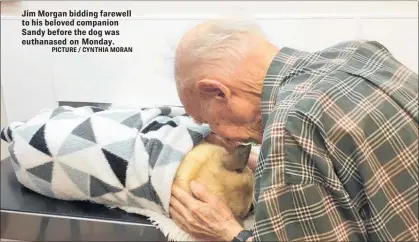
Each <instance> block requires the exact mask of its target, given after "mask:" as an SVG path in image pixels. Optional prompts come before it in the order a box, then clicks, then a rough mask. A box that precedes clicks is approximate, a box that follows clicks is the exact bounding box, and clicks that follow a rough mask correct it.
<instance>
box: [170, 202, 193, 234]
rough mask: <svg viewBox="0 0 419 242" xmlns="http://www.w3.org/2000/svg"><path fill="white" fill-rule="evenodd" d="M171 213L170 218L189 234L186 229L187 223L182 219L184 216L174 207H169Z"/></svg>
mask: <svg viewBox="0 0 419 242" xmlns="http://www.w3.org/2000/svg"><path fill="white" fill-rule="evenodd" d="M169 213H170V216H171V217H172V219H173V221H174V222H175V223H176V225H177V226H179V227H180V228H181V229H182V230H183V231H185V232H189V231H188V230H187V229H186V221H185V219H184V218H183V217H182V215H180V214H179V213H178V212H177V211H176V209H175V208H173V207H172V206H170V207H169Z"/></svg>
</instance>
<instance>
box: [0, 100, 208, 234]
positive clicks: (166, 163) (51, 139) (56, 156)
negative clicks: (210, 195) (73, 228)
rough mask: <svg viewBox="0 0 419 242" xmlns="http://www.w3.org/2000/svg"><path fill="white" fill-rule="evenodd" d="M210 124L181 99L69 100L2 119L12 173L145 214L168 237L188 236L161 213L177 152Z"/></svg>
mask: <svg viewBox="0 0 419 242" xmlns="http://www.w3.org/2000/svg"><path fill="white" fill-rule="evenodd" d="M209 132H210V130H209V127H208V126H206V125H198V124H196V123H195V122H193V120H192V119H191V118H190V117H189V116H188V115H187V114H186V113H185V110H184V109H183V108H181V107H154V108H142V109H109V110H104V109H101V108H97V107H79V108H73V107H68V106H61V107H58V108H55V109H52V110H45V111H42V112H40V113H39V114H38V115H36V116H35V117H33V118H31V119H29V120H28V121H26V122H14V123H11V124H10V125H8V126H6V127H4V128H3V129H2V131H1V138H2V139H3V140H5V141H6V142H8V143H9V151H10V155H11V161H12V165H13V167H14V170H15V173H16V176H17V179H18V180H19V182H20V183H21V184H22V185H24V186H25V187H27V188H29V189H31V190H33V191H35V192H37V193H39V194H42V195H44V196H48V197H52V198H56V199H63V200H85V201H90V202H95V203H99V204H103V205H106V206H108V207H111V208H115V207H118V208H121V209H123V210H125V211H127V212H131V213H138V214H141V215H145V216H148V217H150V219H151V220H152V222H153V223H154V224H155V225H157V226H158V227H159V228H160V229H161V230H162V231H163V233H165V235H166V236H168V238H169V239H174V240H183V241H186V240H193V238H191V237H190V236H188V235H187V234H186V233H184V232H183V231H181V230H180V229H179V228H178V227H177V226H176V225H175V224H174V223H173V222H172V221H171V220H170V219H169V215H168V209H169V200H170V187H171V185H172V181H173V179H174V175H175V173H176V170H177V168H178V166H179V164H180V162H181V161H182V159H183V157H184V155H185V154H186V153H187V152H189V151H190V150H191V149H192V148H193V147H194V146H196V145H197V144H198V143H199V142H200V141H202V139H204V138H205V137H206V136H207V135H208V134H209Z"/></svg>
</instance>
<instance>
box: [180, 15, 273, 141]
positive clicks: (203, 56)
mask: <svg viewBox="0 0 419 242" xmlns="http://www.w3.org/2000/svg"><path fill="white" fill-rule="evenodd" d="M276 52H277V49H276V48H275V47H274V46H273V45H272V44H271V43H269V42H268V41H267V40H266V39H265V36H264V34H263V32H262V30H261V29H260V28H259V26H258V25H257V24H255V23H254V22H251V21H244V20H230V19H217V20H210V21H206V22H204V23H201V24H199V25H197V26H195V27H194V28H192V29H191V30H189V31H188V32H187V33H186V34H185V35H184V36H183V38H182V39H181V41H180V43H179V45H178V47H177V49H176V57H175V79H176V86H177V90H178V95H179V98H180V100H181V102H182V104H183V105H184V107H185V109H186V111H187V112H188V113H189V114H190V115H191V116H192V117H193V118H195V119H196V120H198V121H201V122H204V123H208V124H210V126H211V129H212V130H213V131H214V130H220V129H221V128H220V127H219V126H220V125H221V124H222V123H223V125H224V128H222V129H225V128H226V127H227V126H228V127H230V129H232V128H233V127H234V129H236V131H237V132H236V133H237V134H239V133H241V134H240V135H239V136H240V137H236V138H235V139H236V140H237V139H242V140H243V139H246V138H245V137H248V138H249V137H251V136H252V138H254V137H253V136H255V134H254V133H255V132H256V131H255V129H256V128H257V127H256V126H258V125H259V124H256V123H258V122H260V120H254V119H260V108H259V103H260V95H261V92H262V86H263V79H264V75H265V74H266V71H267V68H268V67H269V64H270V62H271V60H272V57H273V56H274V55H275V54H276ZM245 105H250V106H249V107H248V108H246V107H245ZM240 109H243V110H240ZM215 110H218V111H215ZM244 110H246V111H247V113H245V112H244ZM211 113H214V114H211ZM223 113H227V114H229V115H225V114H223ZM221 119H222V120H221ZM246 122H247V124H248V123H249V122H253V124H252V125H253V126H255V127H253V128H249V127H243V124H245V123H246ZM247 124H246V125H247ZM239 130H240V132H239ZM259 131H260V130H258V131H257V132H259ZM223 132H224V131H222V130H221V131H219V132H218V133H219V134H220V135H221V136H224V137H226V136H231V135H229V134H224V135H223V134H221V133H223ZM216 133H217V132H216ZM226 138H229V137H226ZM230 138H232V137H230Z"/></svg>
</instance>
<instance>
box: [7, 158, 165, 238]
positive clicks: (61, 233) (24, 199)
mask: <svg viewBox="0 0 419 242" xmlns="http://www.w3.org/2000/svg"><path fill="white" fill-rule="evenodd" d="M1 238H2V239H11V240H23V241H167V238H166V237H165V236H164V235H163V233H161V232H160V230H158V229H157V228H155V227H154V226H153V225H151V224H150V222H149V221H148V220H146V218H145V217H143V216H138V215H134V214H128V213H126V212H123V211H121V210H118V209H109V208H106V207H104V206H102V205H98V204H92V203H88V202H68V201H61V200H56V199H52V198H48V197H44V196H41V195H39V194H37V193H35V192H32V191H30V190H29V189H27V188H25V187H23V186H22V185H21V184H20V183H19V182H18V181H17V179H16V176H15V173H14V171H13V168H12V165H11V163H10V160H9V158H7V159H6V160H4V161H2V162H1Z"/></svg>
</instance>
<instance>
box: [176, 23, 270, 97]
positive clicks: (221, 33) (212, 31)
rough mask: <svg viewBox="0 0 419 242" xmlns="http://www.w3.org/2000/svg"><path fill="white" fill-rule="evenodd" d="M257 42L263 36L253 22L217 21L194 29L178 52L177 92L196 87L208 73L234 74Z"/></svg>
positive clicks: (181, 43)
mask: <svg viewBox="0 0 419 242" xmlns="http://www.w3.org/2000/svg"><path fill="white" fill-rule="evenodd" d="M255 38H264V34H263V32H262V30H261V29H260V28H259V26H258V25H257V24H255V23H253V22H251V21H244V20H230V19H217V20H209V21H206V22H203V23H201V24H199V25H197V26H195V27H194V28H192V29H191V30H189V31H188V32H187V33H186V34H185V35H184V36H183V38H182V39H181V41H180V43H179V45H178V47H177V49H176V57H175V76H176V81H177V85H178V89H179V88H182V86H187V85H194V84H195V83H194V81H196V80H197V79H200V78H202V76H205V75H208V73H212V74H214V72H217V73H218V72H219V74H220V75H227V74H229V73H231V71H232V69H233V68H234V67H235V66H237V64H238V62H239V61H240V60H241V59H243V58H244V56H245V54H246V51H247V50H248V48H249V47H250V46H249V45H250V44H251V40H252V39H253V40H254V39H255Z"/></svg>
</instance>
